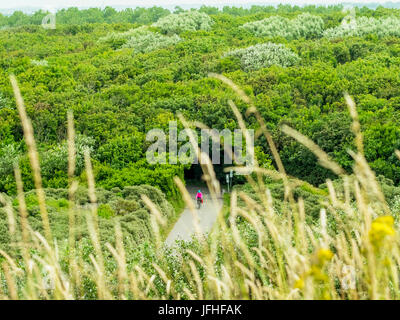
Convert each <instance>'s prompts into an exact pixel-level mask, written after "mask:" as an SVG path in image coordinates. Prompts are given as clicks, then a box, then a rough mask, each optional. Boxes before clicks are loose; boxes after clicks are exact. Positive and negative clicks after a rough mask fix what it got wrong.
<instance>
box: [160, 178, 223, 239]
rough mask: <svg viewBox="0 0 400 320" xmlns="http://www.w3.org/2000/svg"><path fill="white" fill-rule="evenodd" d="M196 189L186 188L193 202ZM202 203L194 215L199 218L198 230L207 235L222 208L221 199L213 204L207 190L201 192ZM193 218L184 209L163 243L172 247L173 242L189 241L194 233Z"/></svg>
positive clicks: (189, 212)
mask: <svg viewBox="0 0 400 320" xmlns="http://www.w3.org/2000/svg"><path fill="white" fill-rule="evenodd" d="M198 189H199V188H198V187H193V186H192V187H188V191H189V193H190V194H191V195H193V201H194V198H195V195H196V192H197V190H198ZM202 192H203V197H204V203H203V205H202V206H201V208H200V209H199V210H197V209H196V213H197V215H198V217H199V226H200V230H201V232H203V233H207V232H209V231H210V230H211V228H212V227H213V225H214V223H215V221H216V220H217V215H218V212H219V210H220V209H221V208H222V199H218V202H217V204H215V203H214V202H213V201H212V199H211V196H210V194H209V192H208V190H203V189H202ZM194 221H195V216H194V214H193V213H192V212H191V211H190V210H189V209H188V208H186V209H185V210H184V211H183V212H182V215H181V216H180V218H179V220H178V221H177V222H176V224H175V226H174V228H173V229H172V230H171V232H170V233H169V235H168V237H167V239H166V240H165V243H166V244H167V245H173V244H174V243H175V240H178V239H180V240H190V238H191V236H192V235H193V234H194V233H195V224H194Z"/></svg>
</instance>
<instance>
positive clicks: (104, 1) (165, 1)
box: [0, 0, 399, 9]
mask: <svg viewBox="0 0 400 320" xmlns="http://www.w3.org/2000/svg"><path fill="white" fill-rule="evenodd" d="M388 1H390V0H347V1H343V0H342V1H341V0H266V1H262V0H247V1H246V0H141V1H140V0H13V1H9V0H0V8H2V9H10V8H20V7H35V8H43V9H51V8H58V7H104V6H106V5H109V6H118V5H121V6H129V7H136V6H138V7H149V6H153V5H157V6H164V7H171V6H175V5H181V6H191V5H193V6H196V7H197V6H199V5H202V4H204V5H213V6H220V5H232V6H233V5H246V4H276V3H284V4H299V5H301V4H335V3H341V2H352V3H368V2H374V3H385V2H388ZM392 1H393V2H397V1H399V0H392Z"/></svg>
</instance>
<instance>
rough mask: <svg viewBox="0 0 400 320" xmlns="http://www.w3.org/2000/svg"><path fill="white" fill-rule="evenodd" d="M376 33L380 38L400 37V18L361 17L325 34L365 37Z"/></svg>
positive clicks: (334, 37) (332, 37) (332, 36)
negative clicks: (352, 22)
mask: <svg viewBox="0 0 400 320" xmlns="http://www.w3.org/2000/svg"><path fill="white" fill-rule="evenodd" d="M370 34H375V35H377V36H378V38H383V37H400V19H399V18H396V17H387V18H368V17H360V18H357V19H356V20H355V23H354V24H341V25H339V26H337V27H335V28H330V29H327V30H325V32H324V34H323V35H324V36H325V37H327V38H329V39H336V38H343V37H363V36H366V35H370Z"/></svg>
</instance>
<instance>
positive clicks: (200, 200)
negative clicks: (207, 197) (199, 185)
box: [196, 190, 203, 208]
mask: <svg viewBox="0 0 400 320" xmlns="http://www.w3.org/2000/svg"><path fill="white" fill-rule="evenodd" d="M196 200H197V207H198V208H200V204H202V203H203V194H202V193H201V191H200V190H199V191H197V194H196Z"/></svg>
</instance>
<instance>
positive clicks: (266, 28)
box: [242, 13, 324, 39]
mask: <svg viewBox="0 0 400 320" xmlns="http://www.w3.org/2000/svg"><path fill="white" fill-rule="evenodd" d="M242 28H243V29H245V30H248V31H250V32H251V33H253V34H254V35H256V36H258V37H271V38H272V37H283V38H285V39H299V38H306V39H311V38H317V37H320V36H321V35H322V32H323V30H324V21H323V20H322V18H321V17H319V16H315V15H311V14H309V13H304V14H301V15H299V16H297V17H296V18H295V19H292V20H289V19H287V18H285V17H281V16H272V17H270V18H266V19H263V20H260V21H255V22H248V23H245V24H244V25H243V26H242Z"/></svg>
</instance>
